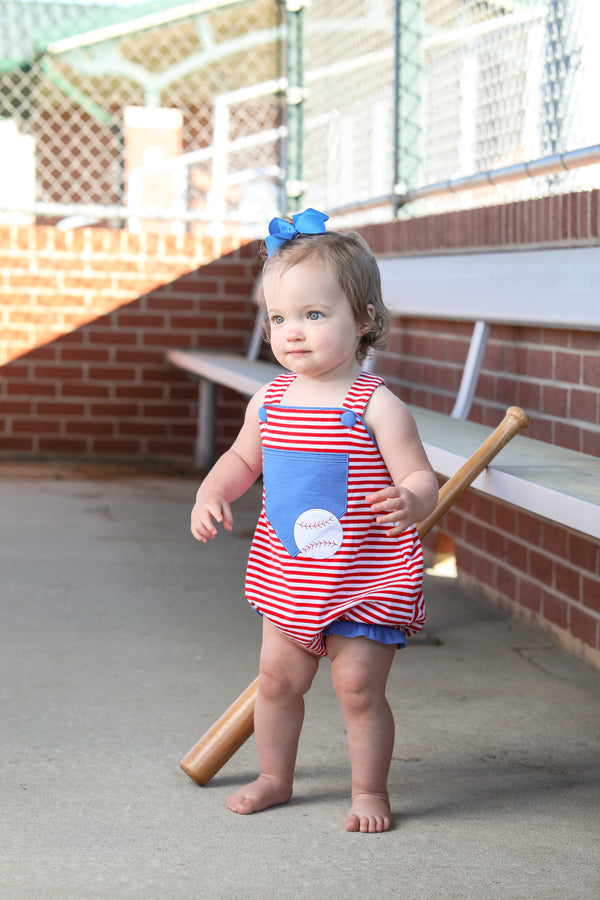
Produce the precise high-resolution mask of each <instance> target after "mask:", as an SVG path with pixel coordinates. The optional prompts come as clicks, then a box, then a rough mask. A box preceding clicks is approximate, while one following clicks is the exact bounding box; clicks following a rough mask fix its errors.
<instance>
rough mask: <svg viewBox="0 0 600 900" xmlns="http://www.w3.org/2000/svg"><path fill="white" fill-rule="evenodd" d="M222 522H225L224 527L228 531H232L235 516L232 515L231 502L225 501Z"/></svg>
mask: <svg viewBox="0 0 600 900" xmlns="http://www.w3.org/2000/svg"><path fill="white" fill-rule="evenodd" d="M221 522H222V523H223V528H225V529H226V530H227V531H231V529H232V528H233V516H232V515H231V507H230V506H229V503H223V514H222V516H221Z"/></svg>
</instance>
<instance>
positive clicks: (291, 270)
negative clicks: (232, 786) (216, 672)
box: [192, 210, 438, 832]
mask: <svg viewBox="0 0 600 900" xmlns="http://www.w3.org/2000/svg"><path fill="white" fill-rule="evenodd" d="M327 218H328V217H327V216H325V215H324V214H322V213H319V212H317V211H316V210H306V211H305V212H304V213H300V214H298V215H296V216H294V217H293V219H292V220H290V221H288V220H285V219H279V218H277V219H274V220H273V221H272V222H271V225H270V227H269V230H270V235H269V237H268V238H267V240H266V249H267V253H268V258H267V260H266V262H265V265H264V269H263V277H262V298H261V304H262V305H263V306H264V311H265V316H266V324H267V330H268V335H269V338H270V342H271V346H272V349H273V353H274V355H275V358H276V359H277V360H278V362H279V363H280V364H281V365H282V366H283V367H284V368H285V369H287V370H289V374H284V375H281V376H280V377H278V378H276V379H275V380H274V381H273V382H271V384H269V385H266V386H265V387H263V388H261V389H260V390H259V391H258V392H257V394H255V396H254V397H253V398H252V399H251V400H250V403H249V404H248V408H247V411H246V415H245V420H244V424H243V426H242V428H241V430H240V433H239V435H238V436H237V438H236V440H235V441H234V443H233V445H232V446H231V448H230V449H229V450H228V451H227V452H226V453H225V454H224V455H223V456H222V457H221V458H220V459H219V460H218V462H217V463H216V464H215V466H214V467H213V468H212V470H211V471H210V472H209V474H208V475H207V476H206V478H205V479H204V481H203V482H202V484H201V485H200V488H199V489H198V493H197V497H196V503H195V506H194V508H193V511H192V533H193V534H194V536H195V537H196V538H197V539H198V540H199V541H203V542H205V541H206V540H207V539H208V538H214V537H215V535H216V533H217V528H216V525H215V523H222V525H223V527H224V528H225V529H227V530H228V531H230V530H231V528H232V525H233V518H232V513H231V508H230V503H231V502H232V501H233V500H235V499H236V498H237V497H239V496H240V495H241V494H243V493H244V492H245V491H246V490H247V489H248V488H249V487H250V486H251V485H252V484H253V483H254V482H255V481H256V479H257V478H258V477H259V475H260V474H261V472H262V475H263V484H264V490H263V508H262V512H261V514H260V518H259V521H258V525H257V528H256V533H255V535H254V539H253V542H252V547H251V550H250V558H249V562H248V570H247V576H246V595H247V598H248V600H249V602H250V603H251V604H252V606H253V607H254V608H255V609H256V610H257V612H259V613H260V614H261V615H262V617H263V641H262V649H261V656H260V672H259V683H258V684H259V686H258V693H257V699H256V708H255V714H254V723H255V736H256V746H257V751H258V760H259V764H260V775H259V777H258V778H257V779H256V781H253V782H252V783H251V784H249V785H247V786H245V787H243V788H241V789H239V790H237V791H235V793H234V794H232V795H231V796H230V797H229V799H228V801H227V805H228V807H229V809H230V810H232V811H233V812H237V813H242V814H248V813H252V812H257V811H258V810H261V809H266V808H267V807H269V806H274V805H277V804H281V803H286V802H287V801H288V800H289V799H290V797H291V795H292V782H293V774H294V766H295V761H296V752H297V747H298V740H299V737H300V730H301V727H302V721H303V717H304V699H303V697H304V694H305V693H306V692H307V691H308V689H309V688H310V686H311V683H312V680H313V678H314V676H315V673H316V671H317V668H318V665H319V660H320V658H321V657H323V656H328V657H329V658H330V660H331V672H332V679H333V685H334V688H335V691H336V694H337V697H338V699H339V701H340V704H341V707H342V711H343V714H344V717H345V720H346V725H347V732H348V747H349V751H350V762H351V766H352V806H351V809H350V813H349V815H348V817H347V819H346V823H345V827H346V829H347V830H348V831H361V832H380V831H386V830H387V829H388V828H389V827H390V824H391V813H390V804H389V799H388V793H387V776H388V771H389V766H390V762H391V757H392V749H393V743H394V721H393V717H392V713H391V710H390V707H389V705H388V702H387V700H386V696H385V688H386V682H387V678H388V674H389V671H390V667H391V664H392V660H393V657H394V654H395V651H396V648H397V647H401V646H405V644H406V640H405V636H406V635H410V634H414V633H415V632H417V631H419V629H421V628H422V626H423V623H424V621H425V608H424V603H423V597H422V593H421V582H422V574H423V558H422V551H421V546H420V542H419V538H418V535H417V532H416V529H415V524H414V523H415V522H419V521H421V520H422V519H424V518H425V517H426V516H427V515H429V513H430V512H431V511H432V510H433V509H434V507H435V504H436V501H437V493H438V490H437V479H436V477H435V475H434V473H433V471H432V469H431V466H430V465H429V462H428V460H427V457H426V455H425V452H424V449H423V446H422V444H421V441H420V439H419V435H418V433H417V428H416V425H415V422H414V419H413V418H412V416H411V415H410V413H409V411H408V409H407V408H406V406H405V405H404V404H403V403H402V402H401V401H400V400H399V399H398V398H397V397H396V396H395V395H394V394H392V393H391V392H390V391H388V390H387V388H386V387H385V386H384V382H383V380H382V379H381V378H379V377H377V376H375V375H372V374H369V373H367V372H365V371H363V370H362V369H361V366H360V362H361V361H362V360H364V358H365V356H366V355H367V353H368V351H369V349H370V348H377V347H379V346H382V345H383V344H384V336H385V333H386V331H387V322H388V312H387V310H386V308H385V306H384V304H383V301H382V297H381V286H380V278H379V270H378V268H377V263H376V261H375V258H374V257H373V255H372V253H371V251H370V250H369V248H368V246H367V244H366V243H365V241H364V240H363V239H362V238H361V237H360V236H359V235H358V234H353V233H347V234H341V233H335V232H326V230H325V224H324V223H325V221H326V220H327Z"/></svg>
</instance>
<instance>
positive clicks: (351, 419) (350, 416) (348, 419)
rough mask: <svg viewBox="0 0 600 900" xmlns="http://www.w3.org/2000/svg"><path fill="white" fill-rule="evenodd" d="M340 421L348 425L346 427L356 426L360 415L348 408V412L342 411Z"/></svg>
mask: <svg viewBox="0 0 600 900" xmlns="http://www.w3.org/2000/svg"><path fill="white" fill-rule="evenodd" d="M340 421H341V423H342V425H345V426H346V428H354V426H355V425H356V423H357V422H358V416H357V415H356V413H353V412H352V410H351V409H349V410H347V412H345V413H342V415H341V417H340Z"/></svg>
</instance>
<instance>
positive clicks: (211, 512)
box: [192, 494, 233, 544]
mask: <svg viewBox="0 0 600 900" xmlns="http://www.w3.org/2000/svg"><path fill="white" fill-rule="evenodd" d="M213 520H214V521H213ZM214 522H222V523H223V528H226V529H227V531H231V529H232V528H233V516H232V515H231V507H230V506H229V503H228V502H227V501H226V500H225V499H224V498H223V497H221V495H220V494H209V495H207V496H205V497H198V498H197V499H196V503H195V504H194V508H193V509H192V534H193V535H194V537H195V538H196V540H197V541H202V543H203V544H205V543H206V541H207V540H208V539H209V538H214V537H216V534H217V528H216V526H215V524H214Z"/></svg>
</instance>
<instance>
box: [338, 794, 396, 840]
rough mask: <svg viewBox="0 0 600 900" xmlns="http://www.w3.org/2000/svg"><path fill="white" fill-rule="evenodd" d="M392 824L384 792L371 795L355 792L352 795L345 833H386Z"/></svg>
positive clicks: (388, 803) (387, 800)
mask: <svg viewBox="0 0 600 900" xmlns="http://www.w3.org/2000/svg"><path fill="white" fill-rule="evenodd" d="M391 824H392V813H391V810H390V801H389V799H388V795H387V793H386V792H384V793H383V794H371V793H367V792H366V791H360V792H359V791H356V792H355V793H353V794H352V808H351V810H350V812H349V814H348V818H347V819H346V826H345V827H346V831H362V832H363V833H364V834H375V833H377V832H380V831H387V830H388V829H389V827H390V825H391Z"/></svg>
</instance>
